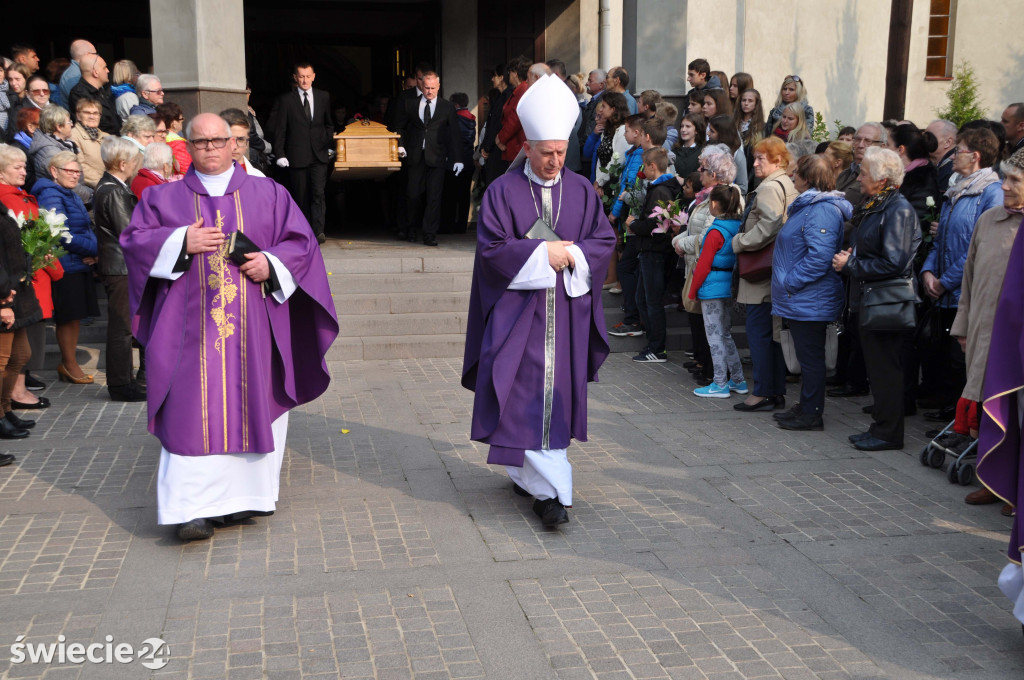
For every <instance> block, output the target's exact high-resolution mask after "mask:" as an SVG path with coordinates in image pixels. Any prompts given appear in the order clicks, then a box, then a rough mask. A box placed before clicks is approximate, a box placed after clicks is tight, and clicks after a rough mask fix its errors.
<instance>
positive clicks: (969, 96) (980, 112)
mask: <svg viewBox="0 0 1024 680" xmlns="http://www.w3.org/2000/svg"><path fill="white" fill-rule="evenodd" d="M946 99H947V100H948V104H947V105H946V108H944V109H935V113H936V114H937V115H938V116H939V118H945V119H946V120H948V121H951V122H952V123H953V124H954V125H956V126H957V127H960V126H961V125H963V124H964V123H967V122H969V121H972V120H977V119H979V118H984V117H985V108H984V105H983V104H982V102H981V97H979V96H978V77H977V76H976V75H975V72H974V67H973V66H971V65H970V63H968V62H967V61H961V62H960V63H959V64H957V65H956V67H955V68H954V69H953V82H951V83H950V85H949V89H948V90H946Z"/></svg>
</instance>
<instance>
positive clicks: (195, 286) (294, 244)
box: [121, 164, 338, 456]
mask: <svg viewBox="0 0 1024 680" xmlns="http://www.w3.org/2000/svg"><path fill="white" fill-rule="evenodd" d="M200 216H202V217H203V226H206V227H212V226H216V227H218V228H220V229H221V230H222V231H223V232H224V233H226V234H230V233H232V232H234V231H236V230H237V231H241V232H243V233H244V234H245V235H246V236H248V237H249V238H250V239H251V240H252V241H253V242H254V243H255V244H256V245H257V246H259V247H260V249H261V250H265V251H266V252H268V253H270V254H272V255H274V256H275V257H277V258H278V259H279V260H280V261H281V263H282V264H283V265H284V266H285V267H286V268H287V269H288V271H289V272H291V274H292V276H293V277H294V279H295V282H296V284H297V286H298V288H297V290H296V291H295V292H294V293H293V294H292V295H291V297H290V298H289V299H288V300H287V301H286V302H285V303H283V304H281V303H278V302H277V301H276V300H275V299H274V297H273V296H272V295H270V294H269V293H268V294H267V296H266V297H265V298H264V297H263V295H262V294H261V288H260V286H259V285H258V284H255V283H253V282H252V281H251V280H250V279H249V278H248V277H247V276H245V275H244V274H242V273H241V272H239V270H238V266H237V265H235V264H234V263H233V262H231V260H230V259H229V258H228V257H227V256H226V254H227V246H226V245H225V246H223V247H222V248H221V249H220V250H219V251H217V252H213V253H201V254H197V255H194V256H191V257H190V262H189V266H188V269H187V270H186V271H185V272H184V273H183V274H182V275H181V276H180V277H179V278H177V279H176V280H174V281H171V280H169V279H163V278H156V277H150V275H149V274H150V271H151V270H152V269H153V265H154V263H155V262H156V260H157V257H158V256H159V254H160V249H161V247H162V246H163V245H164V243H165V242H166V240H167V238H168V237H169V236H170V235H171V234H172V233H173V232H174V230H175V229H178V228H180V227H182V226H185V225H189V224H192V223H193V222H195V221H196V220H197V219H198V218H199V217H200ZM121 247H122V248H123V249H124V255H125V261H126V262H127V264H128V280H129V284H130V290H129V293H130V298H131V299H130V302H131V309H132V316H133V318H132V330H133V333H134V335H135V337H136V338H138V340H139V342H140V343H142V344H143V346H145V348H146V373H147V382H148V390H147V391H148V393H149V398H148V406H149V431H150V432H152V433H153V434H154V435H156V436H157V437H158V438H159V439H160V443H161V444H163V446H164V448H165V449H167V450H168V451H170V452H171V453H176V454H180V455H186V456H203V455H211V454H221V453H267V452H270V451H273V450H274V437H273V433H272V431H271V423H273V422H274V420H276V419H277V418H278V417H279V416H280V415H282V414H284V413H285V412H286V411H288V410H289V409H291V408H293V407H295V406H297V405H299V404H303V403H306V402H308V401H311V400H313V399H316V398H317V397H318V396H320V395H321V394H322V393H323V392H324V390H326V389H327V386H328V384H329V383H330V374H329V373H328V371H327V365H326V362H325V360H324V357H325V355H326V353H327V350H328V348H330V346H331V343H332V342H333V341H334V338H335V337H336V336H337V335H338V320H337V316H336V314H335V311H334V303H333V301H332V299H331V293H330V289H329V287H328V283H327V273H326V271H325V269H324V262H323V257H322V256H321V254H320V248H319V246H318V245H317V242H316V238H315V237H314V236H313V231H312V229H311V228H310V226H309V224H308V223H307V222H306V220H305V218H304V217H303V216H302V213H301V211H300V210H299V208H298V206H297V205H296V204H295V203H294V201H292V199H291V196H290V195H289V194H288V192H287V191H286V190H285V189H284V188H283V187H281V186H280V185H279V184H277V183H276V182H274V181H273V180H270V179H265V178H258V177H252V176H250V175H247V174H246V173H245V171H244V170H242V168H241V167H240V166H238V165H237V164H236V165H235V172H234V174H233V175H232V177H231V181H230V183H229V184H228V187H227V190H226V192H225V194H224V196H218V197H214V196H210V195H209V194H208V193H207V191H206V188H205V187H204V186H203V183H202V182H201V181H200V180H199V178H198V177H196V174H195V170H194V169H190V170H189V171H188V173H187V174H186V175H185V178H184V179H183V180H182V181H180V182H172V183H169V184H161V185H157V186H154V187H150V188H149V189H147V190H146V192H145V193H144V194H143V197H142V200H141V201H139V204H138V206H137V207H136V208H135V212H134V214H133V215H132V220H131V223H130V224H129V225H128V227H127V228H126V229H125V230H124V232H123V233H122V234H121Z"/></svg>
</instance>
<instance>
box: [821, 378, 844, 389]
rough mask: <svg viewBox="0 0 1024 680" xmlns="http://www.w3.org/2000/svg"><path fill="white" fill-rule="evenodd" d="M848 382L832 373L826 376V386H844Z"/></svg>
mask: <svg viewBox="0 0 1024 680" xmlns="http://www.w3.org/2000/svg"><path fill="white" fill-rule="evenodd" d="M845 384H846V380H844V379H843V378H840V377H839V376H838V375H832V376H829V377H827V378H825V386H826V387H842V386H843V385H845Z"/></svg>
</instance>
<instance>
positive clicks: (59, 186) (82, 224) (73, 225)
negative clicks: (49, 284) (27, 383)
mask: <svg viewBox="0 0 1024 680" xmlns="http://www.w3.org/2000/svg"><path fill="white" fill-rule="evenodd" d="M81 171H82V168H81V165H80V164H79V162H78V159H77V158H76V157H75V155H74V154H73V153H71V152H70V151H61V152H60V153H58V154H56V155H54V156H53V157H52V158H51V159H50V176H51V177H52V179H46V178H42V179H40V180H39V181H38V182H36V185H35V187H33V190H34V191H35V193H36V196H37V198H38V199H39V205H40V206H42V207H43V208H49V209H51V210H55V211H56V212H57V213H59V214H61V215H65V216H66V217H67V221H66V222H65V223H64V225H65V227H66V228H67V229H68V230H69V233H70V240H68V241H67V242H66V243H65V244H64V249H65V250H66V251H67V252H66V253H65V254H64V255H61V256H60V264H61V266H62V267H63V268H64V276H63V277H62V278H60V279H58V280H55V281H54V282H53V320H54V322H55V323H56V324H57V345H58V346H59V347H60V356H61V362H60V363H59V364H57V374H58V375H59V376H60V379H61V380H62V381H63V382H69V383H74V384H77V385H89V384H92V382H93V376H91V375H86V374H85V372H84V371H83V370H82V367H81V366H79V365H78V358H77V357H76V350H77V348H78V332H79V322H80V321H81V320H82V319H83V318H85V317H98V316H99V315H100V309H99V304H98V303H97V301H96V284H95V283H94V282H93V275H92V271H93V265H95V264H96V234H94V233H93V230H92V221H91V220H90V219H89V211H88V210H86V208H85V204H84V203H82V199H81V198H79V196H78V194H76V193H75V192H74V191H73V189H74V187H75V184H76V183H77V182H78V177H79V175H81Z"/></svg>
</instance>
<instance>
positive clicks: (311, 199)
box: [288, 163, 328, 235]
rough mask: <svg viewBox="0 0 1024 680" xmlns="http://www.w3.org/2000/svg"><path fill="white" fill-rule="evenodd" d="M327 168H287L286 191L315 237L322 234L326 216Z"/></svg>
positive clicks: (313, 166)
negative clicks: (311, 228) (289, 192)
mask: <svg viewBox="0 0 1024 680" xmlns="http://www.w3.org/2000/svg"><path fill="white" fill-rule="evenodd" d="M327 167H328V164H327V163H312V164H311V165H307V166H306V167H304V168H288V190H289V191H291V194H292V198H293V199H295V202H296V203H297V204H298V206H299V210H301V211H302V214H303V215H305V216H306V219H307V220H309V226H311V227H313V233H314V234H317V235H319V234H322V233H324V218H325V216H326V215H327V203H326V202H325V201H324V188H325V187H326V186H327Z"/></svg>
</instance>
